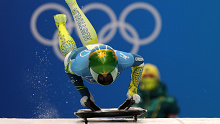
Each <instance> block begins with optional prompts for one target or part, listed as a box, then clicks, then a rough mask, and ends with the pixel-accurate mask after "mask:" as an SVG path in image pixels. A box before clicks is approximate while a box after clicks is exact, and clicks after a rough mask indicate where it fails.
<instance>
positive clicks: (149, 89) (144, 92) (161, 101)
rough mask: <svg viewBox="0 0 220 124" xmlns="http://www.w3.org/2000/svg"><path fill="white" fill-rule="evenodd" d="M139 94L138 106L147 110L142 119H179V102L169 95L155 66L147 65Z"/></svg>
mask: <svg viewBox="0 0 220 124" xmlns="http://www.w3.org/2000/svg"><path fill="white" fill-rule="evenodd" d="M138 94H139V95H140V97H141V101H140V103H139V104H138V105H137V106H138V107H141V108H144V109H146V110H147V113H145V114H143V115H142V116H141V117H142V118H168V117H177V114H178V113H179V107H178V104H177V100H176V99H175V98H174V97H173V96H170V95H169V94H168V93H167V88H166V86H165V84H164V83H162V82H161V81H160V75H159V71H158V69H157V67H156V66H155V65H152V64H145V66H144V70H143V74H142V77H141V83H140V86H139V92H138Z"/></svg>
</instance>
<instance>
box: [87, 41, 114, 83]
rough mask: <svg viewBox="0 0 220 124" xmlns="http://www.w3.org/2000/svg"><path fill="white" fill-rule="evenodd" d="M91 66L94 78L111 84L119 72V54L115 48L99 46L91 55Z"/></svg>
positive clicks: (98, 81)
mask: <svg viewBox="0 0 220 124" xmlns="http://www.w3.org/2000/svg"><path fill="white" fill-rule="evenodd" d="M89 67H90V72H91V74H92V76H93V78H94V79H95V80H96V82H97V83H99V84H101V85H109V84H111V83H112V82H113V81H114V80H115V79H116V76H117V73H118V62H117V56H116V54H115V52H114V50H113V49H112V48H111V47H109V46H107V45H102V46H97V47H95V48H94V49H92V51H91V53H90V55H89Z"/></svg>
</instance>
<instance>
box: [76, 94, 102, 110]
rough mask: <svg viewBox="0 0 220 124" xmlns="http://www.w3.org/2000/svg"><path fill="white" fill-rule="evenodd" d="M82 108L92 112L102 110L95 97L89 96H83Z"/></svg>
mask: <svg viewBox="0 0 220 124" xmlns="http://www.w3.org/2000/svg"><path fill="white" fill-rule="evenodd" d="M80 103H81V105H82V106H84V107H87V108H89V109H91V110H92V111H99V110H101V109H100V108H99V107H98V106H97V105H96V104H95V101H94V98H93V97H90V98H88V96H83V97H82V98H81V100H80Z"/></svg>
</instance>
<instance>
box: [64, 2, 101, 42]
mask: <svg viewBox="0 0 220 124" xmlns="http://www.w3.org/2000/svg"><path fill="white" fill-rule="evenodd" d="M65 1H66V3H67V4H68V6H69V8H70V10H71V13H72V15H73V18H74V20H75V24H76V27H77V32H78V35H79V37H80V40H81V42H82V44H83V46H86V45H89V44H97V43H98V38H97V34H96V31H95V29H94V28H93V26H92V24H91V23H90V22H89V20H88V19H87V17H86V16H85V14H84V13H83V12H82V10H81V9H80V8H79V6H78V4H77V2H76V0H65Z"/></svg>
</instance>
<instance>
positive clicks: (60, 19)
mask: <svg viewBox="0 0 220 124" xmlns="http://www.w3.org/2000/svg"><path fill="white" fill-rule="evenodd" d="M54 20H55V22H56V26H57V28H58V35H59V46H60V51H61V53H62V54H63V55H64V57H65V56H66V55H67V54H68V53H69V52H71V51H73V50H74V49H76V48H77V47H76V43H75V41H74V40H73V38H72V37H71V36H70V34H69V32H68V31H67V29H66V20H67V18H66V15H64V14H58V15H55V16H54Z"/></svg>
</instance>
